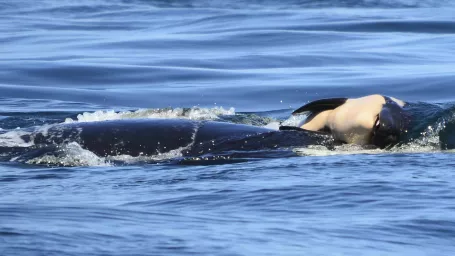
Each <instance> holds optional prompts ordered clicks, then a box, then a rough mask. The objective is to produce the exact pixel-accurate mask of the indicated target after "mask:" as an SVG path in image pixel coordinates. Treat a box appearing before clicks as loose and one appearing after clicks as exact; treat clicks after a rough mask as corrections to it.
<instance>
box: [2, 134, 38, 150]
mask: <svg viewBox="0 0 455 256" xmlns="http://www.w3.org/2000/svg"><path fill="white" fill-rule="evenodd" d="M30 134H31V133H30V132H26V131H23V130H12V131H9V132H6V133H3V134H0V147H30V146H33V145H34V144H33V141H32V140H30V141H29V142H25V141H24V140H23V139H22V138H21V136H24V135H30Z"/></svg>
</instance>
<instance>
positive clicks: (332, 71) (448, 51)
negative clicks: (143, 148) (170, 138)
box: [0, 0, 455, 255]
mask: <svg viewBox="0 0 455 256" xmlns="http://www.w3.org/2000/svg"><path fill="white" fill-rule="evenodd" d="M0 45H1V47H0V117H1V118H0V128H2V130H1V132H2V134H0V146H2V147H4V146H21V143H23V141H21V140H20V139H19V137H20V135H21V134H20V131H21V130H20V129H17V128H18V127H19V128H27V127H32V126H38V127H42V128H43V129H45V128H46V127H48V126H49V125H52V124H55V123H62V122H82V121H86V122H91V121H97V120H107V119H125V118H156V117H160V118H171V117H179V118H192V119H198V120H201V119H202V120H218V119H224V120H230V121H233V122H237V123H244V124H253V125H261V126H263V125H270V124H272V123H273V122H277V121H283V120H286V119H287V118H288V117H289V115H290V113H291V112H292V110H293V109H295V108H297V107H299V106H301V105H303V104H305V103H306V102H308V101H310V100H315V99H319V98H325V97H359V96H364V95H368V94H373V93H379V94H385V95H390V96H394V97H397V98H400V99H402V100H405V101H407V102H409V103H411V104H414V105H416V106H419V107H420V109H425V110H426V111H423V112H420V113H419V114H420V116H419V118H417V119H416V120H417V121H416V122H415V123H414V126H415V127H416V130H415V131H414V132H415V133H414V135H413V140H412V141H411V142H409V143H406V144H404V145H400V146H398V147H395V148H392V149H390V150H366V149H362V148H359V147H355V146H340V147H338V148H336V149H335V150H328V149H326V148H324V147H317V146H315V147H302V148H298V149H295V150H294V151H295V152H296V153H297V155H298V156H294V157H279V155H277V157H270V155H267V156H266V155H263V157H261V155H259V156H255V157H254V158H251V159H242V161H225V162H213V163H212V162H211V161H200V162H198V161H199V160H197V161H189V162H183V163H180V164H168V163H161V162H158V163H156V161H155V160H157V159H158V160H162V159H169V158H172V157H175V156H178V154H179V152H171V153H169V154H164V155H160V156H153V157H150V158H147V157H131V156H121V157H118V158H116V159H107V158H101V157H97V156H96V155H94V154H93V153H91V152H88V151H86V150H82V149H81V148H80V147H77V145H70V146H68V147H67V148H65V149H64V150H65V154H64V155H63V156H60V157H59V158H39V159H33V160H32V161H29V162H16V161H3V162H0V255H453V253H454V252H455V243H454V242H453V241H454V237H455V214H454V210H455V193H454V189H455V172H454V167H455V163H454V161H453V156H454V155H453V153H454V151H453V150H445V149H444V146H443V144H444V143H449V144H450V143H453V144H455V117H454V114H455V107H454V104H455V72H454V71H455V3H454V2H453V1H448V0H447V1H443V0H421V1H418V0H363V1H362V0H324V1H319V0H300V1H298V0H285V1H272V0H263V1H260V0H251V1H229V2H228V1H217V0H214V1H206V0H183V1H161V0H131V1H125V0H124V1H121V0H114V1H107V0H95V1H88V0H83V1H68V0H64V1H51V0H40V1H23V0H14V1H13V0H5V1H2V2H1V3H0ZM2 154H3V152H2ZM119 158H121V159H120V160H122V162H123V163H127V164H126V165H125V164H122V165H118V164H116V163H117V161H118V160H119ZM152 160H153V161H152ZM152 162H153V163H152Z"/></svg>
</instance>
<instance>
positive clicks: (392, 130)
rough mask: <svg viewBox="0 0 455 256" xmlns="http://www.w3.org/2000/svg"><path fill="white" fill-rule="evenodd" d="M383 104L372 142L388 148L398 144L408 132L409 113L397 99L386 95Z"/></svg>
mask: <svg viewBox="0 0 455 256" xmlns="http://www.w3.org/2000/svg"><path fill="white" fill-rule="evenodd" d="M384 99H385V100H386V103H385V104H384V105H383V107H382V109H381V112H380V113H379V116H378V122H377V124H376V125H375V127H374V128H373V134H372V137H371V142H372V144H374V145H376V146H378V147H380V148H386V147H391V146H393V145H396V144H397V143H398V142H400V139H401V138H402V137H403V135H404V134H405V133H406V132H407V128H408V125H409V122H410V117H409V115H408V114H407V113H406V112H405V110H404V109H403V108H402V107H401V106H399V105H398V104H397V103H396V102H395V101H393V100H391V99H390V98H389V97H384Z"/></svg>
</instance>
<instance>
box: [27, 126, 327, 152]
mask: <svg viewBox="0 0 455 256" xmlns="http://www.w3.org/2000/svg"><path fill="white" fill-rule="evenodd" d="M22 139H23V140H24V141H26V142H28V141H33V142H34V144H35V146H34V147H33V148H34V149H42V148H45V147H46V146H49V145H62V144H65V143H70V142H77V143H78V144H79V145H81V146H82V148H84V149H88V150H90V151H92V152H93V153H95V154H96V155H98V156H101V157H105V156H116V155H131V156H139V155H157V154H159V153H166V152H169V151H170V150H174V149H178V148H184V150H183V151H182V154H183V155H184V156H201V155H205V154H217V153H223V152H227V151H232V150H241V151H246V150H261V149H275V148H280V147H293V146H306V145H310V144H319V145H321V144H322V145H324V144H326V145H328V144H330V143H332V142H333V140H331V136H328V135H321V134H318V133H312V132H308V131H276V130H270V129H267V128H263V127H258V126H251V125H242V124H233V123H225V122H215V121H193V120H188V119H124V120H112V121H101V122H87V123H71V124H59V125H55V126H53V127H52V128H50V129H49V130H47V131H46V132H44V133H43V132H38V131H37V132H34V133H32V134H31V135H26V136H22Z"/></svg>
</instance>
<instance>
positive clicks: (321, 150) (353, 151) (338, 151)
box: [293, 144, 387, 156]
mask: <svg viewBox="0 0 455 256" xmlns="http://www.w3.org/2000/svg"><path fill="white" fill-rule="evenodd" d="M293 151H294V152H295V153H296V154H297V155H301V156H333V155H357V154H381V153H385V152H387V151H385V150H381V149H365V148H363V147H362V146H359V145H351V144H345V145H340V146H336V147H335V149H334V150H330V149H328V148H326V147H324V146H320V145H311V146H308V147H306V148H295V149H294V150H293Z"/></svg>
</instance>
